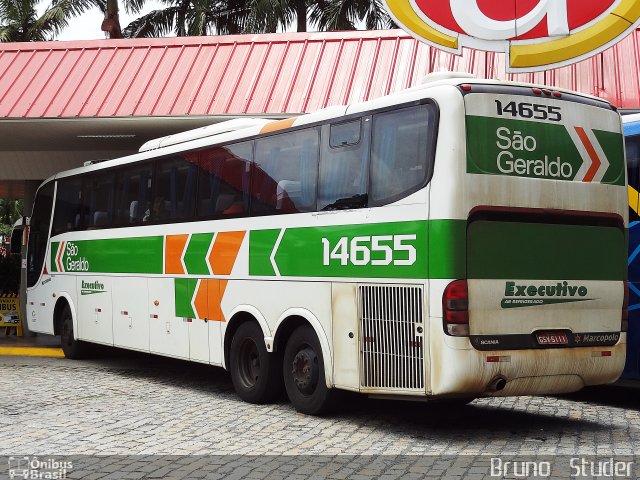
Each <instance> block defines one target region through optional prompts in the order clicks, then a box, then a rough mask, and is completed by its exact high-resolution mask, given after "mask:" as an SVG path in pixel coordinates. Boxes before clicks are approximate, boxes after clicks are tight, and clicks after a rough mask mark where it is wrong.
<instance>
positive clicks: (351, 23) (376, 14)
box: [310, 0, 395, 30]
mask: <svg viewBox="0 0 640 480" xmlns="http://www.w3.org/2000/svg"><path fill="white" fill-rule="evenodd" d="M310 19H311V21H312V22H313V23H315V24H316V25H317V27H318V29H319V30H356V28H357V26H356V24H357V23H359V22H364V24H365V27H366V28H367V30H378V29H384V28H393V27H394V26H395V24H394V22H393V20H392V19H391V17H390V16H389V14H388V13H387V11H386V9H385V8H384V5H383V2H381V1H380V0H373V1H371V0H367V1H365V0H329V1H327V2H326V4H325V5H324V7H323V9H322V10H321V11H318V10H312V11H311V15H310Z"/></svg>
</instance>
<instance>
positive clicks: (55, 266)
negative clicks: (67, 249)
mask: <svg viewBox="0 0 640 480" xmlns="http://www.w3.org/2000/svg"><path fill="white" fill-rule="evenodd" d="M59 246H60V242H51V271H52V272H54V273H55V272H57V271H58V263H57V262H56V255H58V247H59Z"/></svg>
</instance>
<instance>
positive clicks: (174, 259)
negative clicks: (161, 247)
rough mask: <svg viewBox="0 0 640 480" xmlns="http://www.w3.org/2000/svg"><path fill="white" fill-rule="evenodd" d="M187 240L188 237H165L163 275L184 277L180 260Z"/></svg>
mask: <svg viewBox="0 0 640 480" xmlns="http://www.w3.org/2000/svg"><path fill="white" fill-rule="evenodd" d="M188 240H189V235H167V237H166V243H165V255H164V273H167V274H170V275H184V273H185V271H184V267H183V266H182V261H181V258H182V252H184V249H185V247H186V246H187V241H188Z"/></svg>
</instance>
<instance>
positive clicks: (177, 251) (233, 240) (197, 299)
mask: <svg viewBox="0 0 640 480" xmlns="http://www.w3.org/2000/svg"><path fill="white" fill-rule="evenodd" d="M246 234H247V232H246V231H240V232H220V233H218V234H217V235H216V236H215V240H214V243H213V246H212V247H211V252H210V253H209V256H208V258H207V261H208V262H209V266H210V267H211V272H212V273H213V274H214V275H231V272H232V271H233V267H234V265H235V263H236V260H237V258H238V254H239V253H240V248H241V246H242V242H243V241H244V238H245V237H246ZM188 240H189V236H188V235H167V237H166V241H165V273H166V274H173V275H184V274H186V273H188V272H185V270H184V267H183V266H182V261H181V257H182V255H183V253H184V251H185V249H186V248H187V244H188ZM194 281H195V280H194ZM197 282H198V285H197V287H196V289H195V291H194V293H193V298H191V303H192V305H193V310H194V313H195V315H196V317H197V318H199V319H205V320H212V321H218V322H224V321H225V318H224V314H223V313H222V299H223V298H224V294H225V291H226V289H227V285H228V283H229V281H228V280H219V279H212V278H203V279H200V280H197Z"/></svg>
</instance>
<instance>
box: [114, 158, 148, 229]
mask: <svg viewBox="0 0 640 480" xmlns="http://www.w3.org/2000/svg"><path fill="white" fill-rule="evenodd" d="M151 170H152V167H151V163H147V164H143V165H131V166H129V167H125V168H123V169H122V170H120V171H119V172H118V180H117V182H116V184H117V186H118V188H117V192H116V219H115V222H116V224H118V225H135V224H139V223H142V222H147V221H149V218H150V216H151Z"/></svg>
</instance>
